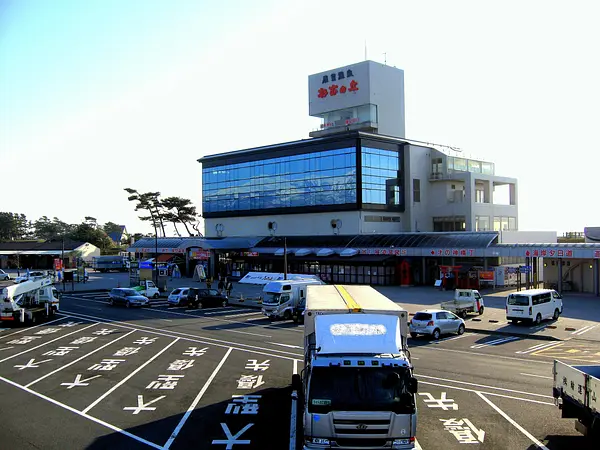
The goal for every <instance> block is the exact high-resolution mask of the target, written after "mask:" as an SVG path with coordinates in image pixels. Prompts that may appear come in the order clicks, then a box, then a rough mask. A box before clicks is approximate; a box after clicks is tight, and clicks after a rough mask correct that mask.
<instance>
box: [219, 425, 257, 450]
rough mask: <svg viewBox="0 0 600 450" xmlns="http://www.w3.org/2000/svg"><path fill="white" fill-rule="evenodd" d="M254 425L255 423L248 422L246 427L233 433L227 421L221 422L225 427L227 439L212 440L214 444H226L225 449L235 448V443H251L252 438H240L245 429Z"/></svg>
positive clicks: (222, 426)
mask: <svg viewBox="0 0 600 450" xmlns="http://www.w3.org/2000/svg"><path fill="white" fill-rule="evenodd" d="M252 425H254V424H253V423H249V424H247V425H246V426H245V427H244V428H242V429H241V430H240V431H238V432H237V433H235V434H231V430H230V429H229V426H228V425H227V424H226V423H223V422H221V428H222V429H223V432H224V433H225V437H227V440H223V439H213V441H212V445H215V444H221V445H223V444H225V445H226V447H225V450H231V449H233V446H234V445H235V444H249V443H250V439H241V440H238V438H239V437H240V436H241V435H242V434H244V432H245V431H247V430H248V429H249V428H250V427H251V426H252Z"/></svg>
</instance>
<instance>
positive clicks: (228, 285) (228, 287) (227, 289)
mask: <svg viewBox="0 0 600 450" xmlns="http://www.w3.org/2000/svg"><path fill="white" fill-rule="evenodd" d="M232 289H233V283H232V282H231V281H227V282H226V283H225V292H227V297H231V290H232Z"/></svg>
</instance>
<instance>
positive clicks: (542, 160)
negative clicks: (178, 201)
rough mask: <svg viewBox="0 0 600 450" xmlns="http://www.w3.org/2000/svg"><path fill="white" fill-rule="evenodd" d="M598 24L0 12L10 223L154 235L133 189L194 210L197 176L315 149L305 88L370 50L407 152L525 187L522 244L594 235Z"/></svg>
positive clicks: (67, 3)
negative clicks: (393, 103)
mask: <svg viewBox="0 0 600 450" xmlns="http://www.w3.org/2000/svg"><path fill="white" fill-rule="evenodd" d="M599 12H600V4H598V2H595V1H593V0H589V1H587V0H574V1H572V2H559V1H551V0H546V1H541V0H539V1H538V0H529V1H526V2H524V1H513V0H507V1H503V2H501V3H500V2H494V3H492V2H482V1H466V0H465V1H461V0H455V1H452V2H449V1H447V0H439V1H427V0H421V1H418V2H415V1H408V0H390V1H384V0H380V1H378V0H372V1H370V2H364V1H362V2H358V1H354V0H347V1H340V2H322V1H316V0H303V1H288V0H253V1H251V2H250V1H244V0H220V1H206V0H196V1H192V0H169V1H160V0H144V1H141V0H127V1H122V0H87V1H85V2H82V1H78V0H52V1H50V0H0V180H2V185H3V189H2V194H0V211H7V212H14V213H23V214H25V215H26V216H27V217H28V218H29V219H30V220H36V219H38V218H39V217H41V216H44V215H45V216H48V217H58V218H59V219H60V220H63V221H65V222H68V223H80V222H82V221H83V220H84V217H85V216H92V217H95V218H96V219H97V220H98V222H99V223H106V222H108V221H111V222H116V223H119V224H124V225H126V226H127V229H128V231H129V232H130V233H135V232H143V233H146V232H150V231H151V230H150V226H149V225H148V223H145V222H141V221H140V220H139V219H138V215H139V212H136V211H135V210H134V204H133V203H132V202H129V201H128V200H127V195H128V194H127V193H126V192H125V191H124V190H123V189H124V188H126V187H129V188H134V189H137V190H138V191H140V192H146V191H160V192H161V194H162V195H163V196H179V197H184V198H189V199H190V200H192V202H193V203H194V205H196V206H197V208H198V209H199V210H200V209H201V165H200V164H199V163H198V162H197V161H196V160H197V159H198V158H200V157H202V156H204V155H209V154H214V153H221V152H227V151H232V150H237V149H243V148H250V147H255V146H261V145H267V144H274V143H280V142H286V141H292V140H297V139H304V138H308V133H309V132H310V131H312V130H314V129H316V128H318V126H319V121H318V119H315V118H311V117H309V116H308V89H307V85H308V83H307V78H308V75H310V74H313V73H318V72H322V71H325V70H329V69H333V68H336V67H341V66H344V65H348V64H352V63H355V62H360V61H362V60H364V59H365V43H366V53H367V57H368V59H370V60H374V61H377V62H385V63H387V64H388V65H392V66H395V67H398V68H401V69H403V70H404V75H405V97H406V98H405V108H406V136H405V137H406V138H409V139H414V140H419V141H425V142H432V143H437V144H443V145H449V146H453V147H458V148H460V149H461V150H462V152H463V155H465V156H467V157H469V156H470V157H473V158H483V159H485V160H488V161H493V162H494V163H495V164H496V174H497V175H500V176H508V177H515V178H517V179H518V183H519V192H518V196H519V197H518V201H519V229H520V230H526V231H558V232H559V233H562V232H565V231H583V228H584V227H586V226H600V208H598V207H596V204H595V202H594V201H593V198H594V195H595V194H594V192H597V187H598V181H597V180H598V178H596V177H597V176H598V172H597V171H598V162H599V161H600V158H599V157H598V155H597V151H598V148H599V145H598V141H596V138H597V137H596V136H595V131H596V129H597V128H598V123H599V120H598V119H599V113H598V111H599V106H598V105H600V83H599V81H598V80H600V59H599V58H598V42H600V27H598V26H597V17H598V13H599ZM594 161H595V162H594ZM590 195H592V198H590ZM586 204H587V205H589V206H588V207H585V205H586ZM170 231H171V233H173V230H172V229H171V230H170Z"/></svg>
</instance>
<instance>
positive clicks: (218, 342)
mask: <svg viewBox="0 0 600 450" xmlns="http://www.w3.org/2000/svg"><path fill="white" fill-rule="evenodd" d="M62 312H63V313H66V315H67V317H71V318H73V319H82V318H84V319H86V320H88V321H91V320H93V321H95V322H96V323H100V324H107V323H110V324H111V325H113V326H117V327H120V328H126V329H128V330H131V329H133V326H131V325H130V324H128V323H127V322H121V321H118V320H112V319H105V318H102V317H94V316H90V315H87V314H81V313H73V312H69V311H64V310H63V311H62ZM238 323H239V322H238ZM136 328H138V329H140V330H143V331H144V332H146V333H151V334H157V335H159V336H166V337H170V338H173V337H178V336H182V337H181V339H185V340H186V341H190V342H197V343H199V344H209V345H214V346H215V347H222V348H229V347H231V348H233V349H234V350H239V351H241V352H248V353H252V354H256V355H265V356H272V357H276V358H280V359H296V358H303V357H304V355H303V354H301V353H292V352H287V351H284V350H277V349H274V348H266V347H258V346H255V345H249V344H243V343H241V342H230V341H225V340H223V339H215V338H210V337H205V336H198V335H195V334H189V333H183V332H181V331H174V330H167V331H166V330H163V329H162V328H156V327H150V326H146V325H142V324H136ZM467 353H468V352H467ZM470 354H472V353H470ZM486 356H489V355H486ZM514 359H518V358H514ZM519 361H522V360H521V359H519ZM536 362H539V361H536ZM546 364H548V363H546Z"/></svg>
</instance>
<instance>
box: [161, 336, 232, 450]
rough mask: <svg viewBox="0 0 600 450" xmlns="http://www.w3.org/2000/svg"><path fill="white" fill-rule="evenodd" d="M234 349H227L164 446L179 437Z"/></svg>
mask: <svg viewBox="0 0 600 450" xmlns="http://www.w3.org/2000/svg"><path fill="white" fill-rule="evenodd" d="M232 351H233V348H231V347H230V348H229V349H228V350H227V353H225V356H223V358H222V359H221V362H220V363H219V365H218V366H217V367H216V368H215V370H213V373H212V374H211V375H210V377H208V380H206V383H204V386H202V389H201V390H200V392H199V393H198V395H197V396H196V398H195V399H194V401H193V402H192V404H191V405H190V406H189V408H188V409H187V411H186V412H185V414H184V415H183V417H182V418H181V420H180V421H179V423H178V424H177V426H176V427H175V430H173V433H171V437H170V438H169V440H168V441H167V442H166V443H165V445H164V446H163V448H164V449H165V450H168V449H169V447H171V444H173V441H175V438H176V437H177V435H178V434H179V432H180V431H181V429H182V428H183V425H184V424H185V422H186V421H187V420H188V417H190V414H191V413H192V411H193V410H194V409H195V408H196V405H198V403H199V402H200V400H201V399H202V396H203V395H204V393H205V392H206V390H207V389H208V386H210V383H212V381H213V380H214V379H215V377H216V376H217V373H219V370H221V367H223V364H225V360H226V359H227V357H228V356H229V355H230V353H231V352H232Z"/></svg>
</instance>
